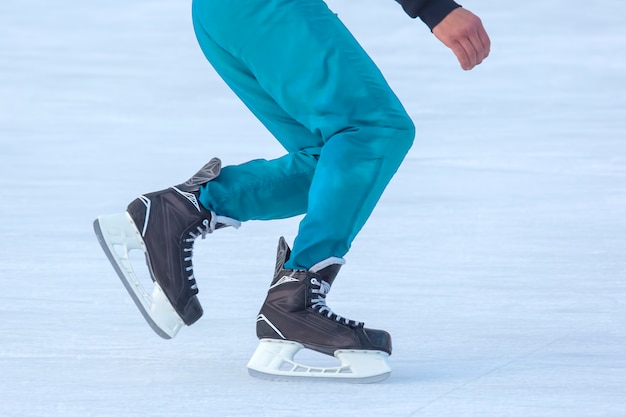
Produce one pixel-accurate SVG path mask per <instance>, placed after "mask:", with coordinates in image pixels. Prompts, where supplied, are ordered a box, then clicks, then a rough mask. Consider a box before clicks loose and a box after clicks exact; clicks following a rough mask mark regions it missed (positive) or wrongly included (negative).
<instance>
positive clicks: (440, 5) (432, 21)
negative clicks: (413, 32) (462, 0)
mask: <svg viewBox="0 0 626 417" xmlns="http://www.w3.org/2000/svg"><path fill="white" fill-rule="evenodd" d="M397 1H398V3H400V4H401V5H402V8H403V9H404V11H405V12H406V13H407V14H408V15H409V16H411V17H413V18H416V17H419V18H420V19H421V20H422V21H423V22H424V23H426V25H427V26H428V28H429V29H430V30H433V28H434V27H435V26H437V25H438V24H439V22H441V21H442V20H443V18H444V17H446V16H447V15H448V13H450V12H451V11H452V10H454V9H456V8H457V7H461V5H459V4H457V3H456V2H455V1H454V0H397Z"/></svg>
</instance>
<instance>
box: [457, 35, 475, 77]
mask: <svg viewBox="0 0 626 417" xmlns="http://www.w3.org/2000/svg"><path fill="white" fill-rule="evenodd" d="M458 44H459V45H460V46H461V48H462V49H463V52H464V55H465V58H466V59H465V61H464V62H461V67H462V68H463V69H464V70H470V69H472V68H474V67H475V66H476V64H477V63H478V52H477V51H476V49H475V48H474V45H473V44H472V42H471V41H470V40H469V39H468V38H463V39H461V40H460V41H459V43H458Z"/></svg>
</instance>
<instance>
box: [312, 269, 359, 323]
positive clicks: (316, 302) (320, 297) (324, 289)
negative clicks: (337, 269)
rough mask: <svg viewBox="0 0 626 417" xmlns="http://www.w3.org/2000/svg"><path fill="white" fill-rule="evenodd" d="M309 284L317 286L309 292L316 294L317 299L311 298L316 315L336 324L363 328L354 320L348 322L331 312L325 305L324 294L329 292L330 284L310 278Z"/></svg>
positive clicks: (346, 319)
mask: <svg viewBox="0 0 626 417" xmlns="http://www.w3.org/2000/svg"><path fill="white" fill-rule="evenodd" d="M311 284H312V285H315V286H317V287H318V288H312V289H311V292H312V293H313V294H317V298H312V299H311V303H312V306H311V307H312V308H313V309H314V310H317V311H318V313H320V314H322V315H326V317H328V318H329V319H332V320H335V321H336V322H338V323H342V324H345V325H348V326H353V327H360V326H363V323H361V322H360V321H356V320H350V319H348V318H345V317H342V316H340V315H339V314H337V313H335V312H333V311H332V310H331V309H330V307H328V306H327V305H326V294H328V292H329V291H330V284H329V283H327V282H326V281H324V280H322V281H319V280H317V279H316V278H311Z"/></svg>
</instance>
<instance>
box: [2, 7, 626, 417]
mask: <svg viewBox="0 0 626 417" xmlns="http://www.w3.org/2000/svg"><path fill="white" fill-rule="evenodd" d="M330 5H331V7H332V8H333V9H334V10H335V11H336V12H337V13H339V15H340V17H341V18H342V19H344V21H345V23H346V25H347V26H348V27H349V28H350V29H351V30H352V31H353V33H354V34H355V35H356V36H357V38H358V39H359V40H360V41H361V43H362V45H363V46H364V47H365V48H366V49H367V51H368V52H369V53H370V54H371V56H372V57H373V59H374V60H375V61H376V62H377V63H378V64H379V66H380V68H381V69H382V71H383V72H384V73H385V74H386V76H387V78H388V81H389V83H390V84H391V85H392V87H393V88H394V89H395V91H396V92H397V94H398V95H399V96H400V98H401V99H402V101H403V102H404V103H405V105H406V108H407V110H408V112H409V113H410V114H411V116H412V117H413V118H414V120H415V123H416V125H417V132H418V134H417V140H416V142H415V145H414V147H413V149H412V150H411V152H410V154H409V156H408V158H407V160H406V162H405V163H404V165H403V166H402V168H401V170H400V171H399V172H398V174H397V176H396V177H395V178H394V180H393V182H392V183H391V184H390V186H389V188H388V190H387V192H386V194H385V195H384V197H383V198H382V200H381V201H380V204H379V206H378V207H377V209H376V211H375V212H374V214H373V215H372V217H371V220H370V221H369V223H368V224H367V225H366V227H365V228H364V230H363V231H362V233H361V234H360V235H359V236H358V238H357V240H356V241H355V243H354V246H353V249H352V251H351V252H350V253H349V255H348V256H347V262H348V263H347V265H346V266H345V268H344V269H343V270H342V273H341V276H340V278H339V279H338V280H337V282H336V284H335V286H334V288H333V291H332V293H331V294H330V296H329V305H330V306H331V307H333V309H334V310H335V311H337V312H338V313H340V314H342V315H345V316H348V317H351V318H355V319H358V320H363V321H365V322H366V323H367V324H368V325H369V326H372V327H379V328H384V329H387V330H389V331H390V332H391V334H392V335H393V338H394V349H395V350H394V353H393V355H392V357H391V364H392V366H393V369H394V371H393V374H392V376H391V378H390V379H389V380H387V381H386V382H384V383H380V384H376V385H357V386H355V385H346V384H326V383H307V382H303V383H280V382H278V383H276V382H267V381H261V380H257V379H253V378H251V377H249V376H248V374H247V371H246V363H247V361H248V359H249V357H250V355H251V354H252V352H253V351H254V349H255V347H256V344H257V340H256V337H255V333H254V325H255V316H256V313H257V311H258V308H259V307H260V303H261V302H262V300H263V297H264V294H265V291H266V289H267V285H268V284H269V280H270V278H271V273H272V271H273V261H274V251H275V246H276V243H277V239H278V237H279V236H280V235H285V236H286V237H287V239H288V240H289V241H291V240H292V239H293V237H294V234H295V231H296V227H297V222H298V220H299V219H298V218H296V219H290V220H283V221H276V222H250V223H246V224H244V225H243V226H242V228H241V229H239V230H224V231H220V232H219V233H215V234H213V235H211V236H210V237H209V239H208V240H205V241H199V242H198V244H197V247H196V251H195V257H194V261H195V264H196V269H197V271H196V272H197V276H198V279H199V286H200V299H201V301H202V303H203V306H204V307H205V316H204V317H203V319H202V320H201V321H200V322H198V323H197V324H196V325H194V326H192V327H189V328H185V329H183V330H182V331H181V333H180V334H179V335H178V336H177V338H176V339H174V340H171V341H165V340H162V339H160V338H159V337H158V336H156V335H155V334H154V333H153V332H152V330H151V329H150V328H149V327H148V326H147V325H146V324H145V323H144V321H143V319H142V317H141V316H140V314H139V313H138V311H137V310H136V308H135V305H134V304H133V302H132V301H131V300H130V297H128V296H127V294H126V292H125V290H124V288H123V286H122V285H121V283H120V282H119V280H118V278H117V277H116V275H115V273H114V271H113V269H112V268H111V266H110V265H109V263H108V261H107V259H106V257H105V256H104V254H103V253H102V251H101V249H100V247H99V246H98V243H97V241H96V239H95V236H94V234H93V232H92V228H91V222H92V220H93V219H94V218H95V217H96V216H98V215H100V214H109V213H116V212H119V211H121V210H123V209H124V208H125V207H126V204H127V203H128V202H129V201H130V200H132V199H133V198H135V197H136V196H137V195H139V194H141V193H143V192H148V191H152V190H156V189H160V188H164V187H166V186H169V185H172V184H174V183H177V182H179V181H182V180H184V179H186V178H187V177H188V176H189V175H191V174H192V173H193V172H195V170H196V169H197V168H199V167H200V166H201V165H202V164H204V163H205V162H206V161H208V159H209V158H211V157H213V156H219V157H221V158H222V160H223V161H224V163H226V164H235V163H240V162H244V161H246V160H248V159H252V158H272V157H276V156H279V155H281V152H282V151H281V149H280V147H279V146H278V145H277V144H276V142H275V141H274V140H273V138H272V137H270V135H269V134H268V133H267V132H266V131H265V130H264V129H263V127H262V126H261V125H260V124H259V123H258V122H257V121H256V120H255V119H254V118H253V117H252V116H251V115H250V114H249V112H248V111H247V110H246V109H245V108H244V107H243V105H241V104H240V103H239V102H238V101H237V99H236V98H235V97H234V95H233V94H232V93H231V92H230V91H229V90H228V89H227V88H226V87H225V86H224V84H223V83H222V81H221V80H220V79H219V78H218V77H217V75H216V74H215V73H214V71H213V70H212V68H211V67H210V65H209V64H208V63H207V62H206V61H205V59H204V57H203V56H202V54H201V52H200V49H199V48H198V46H197V44H196V41H195V39H194V35H193V31H192V26H191V22H190V2H189V1H172V0H170V1H167V0H125V1H122V0H93V1H88V2H78V1H72V0H57V1H54V2H52V1H45V0H2V1H1V2H0V279H1V284H2V290H0V416H5V417H29V416H64V417H65V416H67V417H86V416H116V417H126V416H129V417H130V416H142V417H143V416H151V417H157V416H168V417H171V416H179V417H183V416H253V415H254V416H268V417H269V416H272V417H274V416H303V415H324V416H341V417H346V416H381V415H382V416H398V417H400V416H403V417H409V416H436V417H444V416H454V417H464V416H480V417H490V416H494V417H502V416H515V417H518V416H519V417H528V416H531V417H543V416H550V417H583V416H584V417H591V416H597V417H623V416H624V415H626V283H625V277H626V245H625V237H624V233H625V231H626V26H624V24H623V16H624V14H625V13H626V4H625V3H624V2H623V1H621V0H607V1H603V2H571V1H564V0H553V1H543V2H539V1H535V2H530V1H522V2H503V1H496V0H483V1H479V0H468V1H467V2H465V3H464V6H466V7H467V8H468V9H470V10H472V11H474V12H476V13H477V14H479V15H480V16H481V17H482V19H483V21H484V24H485V26H486V27H487V29H488V30H489V33H490V35H491V38H492V41H493V46H492V53H491V56H490V57H489V58H488V60H487V61H486V62H485V63H484V64H483V65H481V66H480V67H478V68H476V69H475V70H473V71H470V72H464V71H462V70H461V69H460V68H459V66H458V64H457V63H456V61H455V59H454V56H453V55H452V53H451V52H450V51H449V50H447V49H446V48H445V47H444V46H443V45H441V44H440V43H439V42H438V41H437V40H436V39H435V38H434V37H433V36H432V35H431V34H430V33H429V31H428V30H427V28H426V27H425V26H424V25H423V24H422V23H421V22H419V21H414V20H412V19H410V18H408V17H407V16H406V15H405V14H404V13H403V12H402V11H401V9H400V7H399V6H398V5H397V4H395V2H393V1H392V0H354V1H349V0H332V1H330Z"/></svg>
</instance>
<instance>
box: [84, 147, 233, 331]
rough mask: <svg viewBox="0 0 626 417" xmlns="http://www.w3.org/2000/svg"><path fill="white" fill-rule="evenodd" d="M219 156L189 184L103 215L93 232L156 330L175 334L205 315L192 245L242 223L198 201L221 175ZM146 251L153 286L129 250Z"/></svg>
mask: <svg viewBox="0 0 626 417" xmlns="http://www.w3.org/2000/svg"><path fill="white" fill-rule="evenodd" d="M220 169H221V162H220V160H219V159H217V158H214V159H212V160H211V161H210V162H209V163H207V164H206V165H205V166H204V167H202V169H201V170H200V171H198V173H196V174H195V175H194V176H193V177H192V178H191V179H189V180H188V181H187V182H185V183H183V184H180V185H177V186H174V187H170V188H167V189H165V190H161V191H157V192H153V193H149V194H145V195H142V196H140V197H139V198H137V199H135V200H134V201H132V202H131V203H130V204H129V205H128V208H127V211H126V212H125V213H119V214H114V215H109V216H100V217H98V218H97V219H96V220H95V221H94V230H95V232H96V235H97V236H98V240H99V242H100V245H101V246H102V248H103V249H104V252H105V253H106V255H107V257H108V258H109V261H111V264H112V265H113V267H114V268H115V271H116V272H117V274H118V275H119V277H120V279H121V280H122V283H123V284H124V286H125V287H126V289H127V290H128V292H129V294H130V296H131V297H132V299H133V301H134V302H135V304H136V305H137V307H138V308H139V310H140V311H141V313H142V314H143V316H144V318H145V319H146V321H147V322H148V324H149V325H150V326H151V327H152V329H153V330H154V331H155V332H156V333H157V334H158V335H159V336H161V337H163V338H165V339H170V338H172V337H174V336H175V335H176V334H177V333H178V331H179V330H180V329H181V327H183V326H184V325H187V326H189V325H191V324H193V323H194V322H196V321H197V320H198V319H199V318H200V317H201V316H202V307H201V306H200V302H199V301H198V297H197V296H196V295H197V294H198V286H197V284H196V280H195V277H194V275H193V264H192V252H193V243H194V240H195V239H196V238H197V237H198V236H202V237H203V238H204V237H205V235H206V234H207V233H212V232H213V231H214V230H216V229H219V228H222V227H225V226H234V227H239V222H238V221H236V220H233V219H230V218H227V217H221V216H216V215H215V214H214V213H212V212H210V211H208V210H206V209H204V208H203V207H202V206H201V205H200V203H199V201H198V195H199V189H200V186H201V185H202V184H204V183H206V182H208V181H211V180H212V179H214V178H215V177H217V176H218V175H219V172H220ZM134 250H138V251H141V252H143V253H144V255H145V258H146V263H147V266H148V270H149V273H150V277H151V278H152V281H153V284H154V286H153V288H151V289H149V288H145V287H144V286H143V284H142V283H141V282H140V280H139V278H138V276H137V274H136V273H135V270H134V269H133V265H132V264H131V261H130V256H129V253H130V252H131V251H134Z"/></svg>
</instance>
